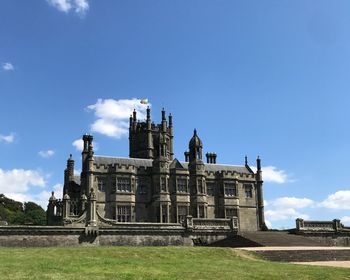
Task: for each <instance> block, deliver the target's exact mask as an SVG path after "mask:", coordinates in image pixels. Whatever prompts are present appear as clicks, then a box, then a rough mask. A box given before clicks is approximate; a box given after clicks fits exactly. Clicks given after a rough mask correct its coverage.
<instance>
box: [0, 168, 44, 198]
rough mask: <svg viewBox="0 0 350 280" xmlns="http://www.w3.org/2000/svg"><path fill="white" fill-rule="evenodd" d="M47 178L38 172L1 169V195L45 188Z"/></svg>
mask: <svg viewBox="0 0 350 280" xmlns="http://www.w3.org/2000/svg"><path fill="white" fill-rule="evenodd" d="M45 184H46V182H45V178H44V176H43V175H42V174H41V173H40V172H39V171H37V170H24V169H12V170H3V169H0V193H5V194H6V193H24V192H26V191H28V189H29V188H30V187H41V188H42V187H45Z"/></svg>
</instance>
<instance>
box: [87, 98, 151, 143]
mask: <svg viewBox="0 0 350 280" xmlns="http://www.w3.org/2000/svg"><path fill="white" fill-rule="evenodd" d="M147 106H151V104H142V100H141V99H136V98H133V99H120V100H114V99H98V100H97V102H96V103H95V104H93V105H90V106H88V107H87V110H88V111H92V112H94V114H95V117H96V120H95V121H94V122H93V123H92V124H91V131H92V132H97V133H100V134H103V135H105V136H108V137H112V138H117V139H119V138H121V137H125V136H127V135H128V131H129V117H130V114H131V113H132V111H133V110H134V109H135V110H136V112H137V115H138V119H144V118H145V117H146V109H147Z"/></svg>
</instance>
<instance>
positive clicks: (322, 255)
mask: <svg viewBox="0 0 350 280" xmlns="http://www.w3.org/2000/svg"><path fill="white" fill-rule="evenodd" d="M255 253H256V254H258V255H259V256H261V257H262V258H264V259H266V260H269V261H278V262H317V261H350V249H347V250H336V249H335V248H332V247H329V249H326V250H325V249H323V250H321V249H320V250H317V249H315V248H312V249H310V250H306V249H305V247H304V249H303V250H298V249H297V248H295V249H293V250H290V249H289V250H283V249H280V250H268V249H267V250H261V251H260V250H256V251H255Z"/></svg>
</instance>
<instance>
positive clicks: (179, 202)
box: [47, 108, 264, 231]
mask: <svg viewBox="0 0 350 280" xmlns="http://www.w3.org/2000/svg"><path fill="white" fill-rule="evenodd" d="M173 141H174V134H173V121H172V116H171V115H169V117H168V120H167V119H166V115H165V111H164V109H163V111H162V121H161V123H160V124H158V125H156V124H154V123H153V122H152V121H151V115H150V109H149V108H148V109H147V117H146V120H145V121H138V120H137V116H136V111H134V112H133V114H132V116H131V117H130V127H129V146H130V147H129V149H130V150H129V156H130V157H129V158H121V157H110V156H98V155H94V150H93V137H92V135H84V136H83V142H84V148H83V151H82V172H81V174H80V176H76V175H75V174H74V160H73V159H72V157H70V158H69V159H68V161H67V169H66V170H65V172H64V175H65V176H64V190H63V192H64V197H63V200H57V199H56V198H55V196H54V194H52V197H51V198H50V200H49V205H48V212H47V213H48V224H49V225H54V224H62V223H63V224H65V223H74V222H77V223H78V222H82V221H83V222H85V223H86V225H89V226H96V225H98V224H99V223H100V222H103V223H115V224H118V223H135V222H152V223H182V222H183V221H184V220H185V219H186V217H188V216H192V217H194V218H203V219H229V218H232V217H237V220H238V227H239V229H240V230H242V231H256V230H260V229H262V228H263V226H264V205H263V193H262V184H263V181H262V174H261V162H260V159H259V158H258V159H257V172H256V173H254V172H253V170H252V169H251V168H250V167H249V165H248V163H247V159H246V160H245V164H244V165H241V166H240V165H223V164H217V163H216V154H214V153H207V154H206V158H207V161H206V163H204V162H203V159H202V155H203V143H202V141H201V139H200V138H199V136H198V135H197V132H196V130H194V134H193V136H192V138H191V139H190V141H189V147H188V151H186V152H185V153H184V155H185V161H179V160H178V159H176V158H174V145H173Z"/></svg>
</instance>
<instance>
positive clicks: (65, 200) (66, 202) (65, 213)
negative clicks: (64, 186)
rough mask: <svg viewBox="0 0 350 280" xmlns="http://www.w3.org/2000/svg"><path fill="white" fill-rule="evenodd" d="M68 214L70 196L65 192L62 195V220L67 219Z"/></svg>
mask: <svg viewBox="0 0 350 280" xmlns="http://www.w3.org/2000/svg"><path fill="white" fill-rule="evenodd" d="M69 215H70V197H69V195H68V193H66V194H65V195H64V196H63V213H62V218H63V221H64V220H65V219H67V218H68V217H69Z"/></svg>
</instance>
